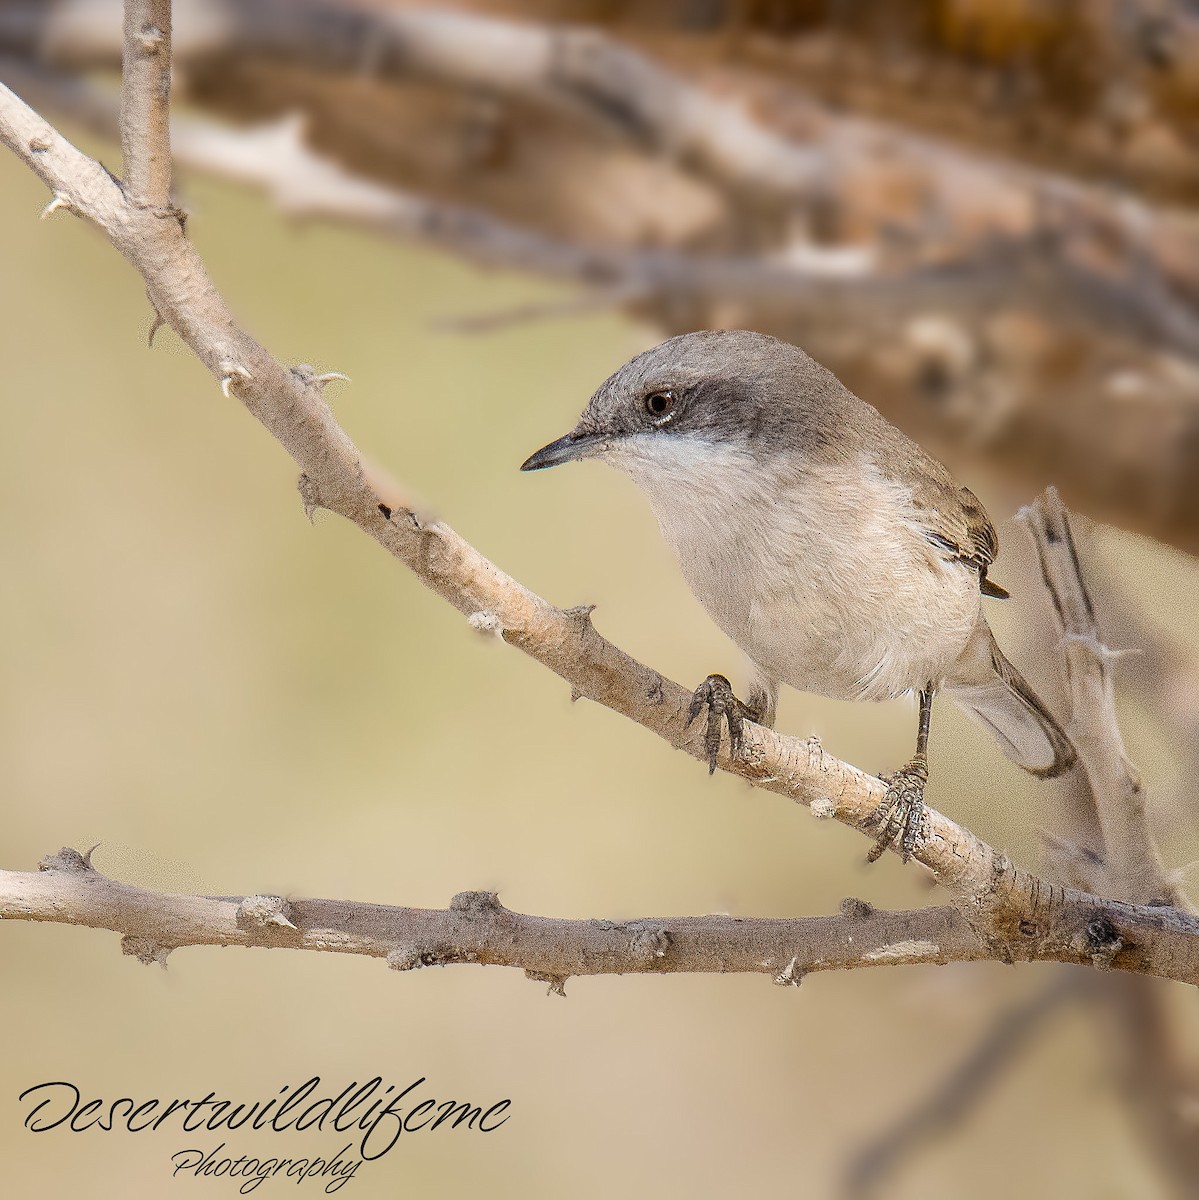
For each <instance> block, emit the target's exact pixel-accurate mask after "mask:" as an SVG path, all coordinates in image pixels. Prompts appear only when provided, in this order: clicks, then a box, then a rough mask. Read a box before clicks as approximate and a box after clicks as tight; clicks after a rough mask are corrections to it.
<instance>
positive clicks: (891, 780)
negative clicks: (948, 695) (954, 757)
mask: <svg viewBox="0 0 1199 1200" xmlns="http://www.w3.org/2000/svg"><path fill="white" fill-rule="evenodd" d="M932 714H933V689H932V688H931V687H929V688H925V689H924V690H923V691H922V692H921V693H920V724H919V726H918V728H917V730H916V753H915V754H914V755H913V756H912V761H911V762H909V763H908V765H907V766H906V767H903V768H902V769H900V770H898V771H896V772H895V774H894V775H883V776H880V778H881V779H882V781H883V782H884V783H885V784H886V785H887V795H886V797H885V798H884V799H883V802H882V804H880V805H879V808H878V812H879V820H880V822H881V825H880V828H879V835H878V838H877V840H876V841H875V843H874V845H873V846H871V847H870V853H869V854H867V855H866V861H867V862H874V861H875V860H876V859H878V858H879V857H881V855H882V853H883V851H884V850H886V848H887V847H888V846H889V845H890V844H891V843H892V842H893V841H894V840H895V838H896V836H898V837H899V839H900V841H899V853H900V857H901V858H902V859H903V861H904V862H907V861H908V859H909V858H910V857H911V855H912V851H913V850H915V849H916V847H917V846H918V845H919V844H920V840H921V837H922V836H923V827H924V785H925V784H926V783H928V726H929V722H930V720H931V719H932Z"/></svg>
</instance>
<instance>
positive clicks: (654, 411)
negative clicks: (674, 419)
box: [645, 391, 674, 417]
mask: <svg viewBox="0 0 1199 1200" xmlns="http://www.w3.org/2000/svg"><path fill="white" fill-rule="evenodd" d="M645 411H646V412H648V413H649V415H650V416H651V417H665V416H668V415H669V414H670V413H671V412H673V411H674V392H670V391H665V392H650V394H649V395H648V396H646V398H645Z"/></svg>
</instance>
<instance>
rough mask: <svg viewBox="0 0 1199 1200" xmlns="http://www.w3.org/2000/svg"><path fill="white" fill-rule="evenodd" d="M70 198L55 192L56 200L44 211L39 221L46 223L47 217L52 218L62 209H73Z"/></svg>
mask: <svg viewBox="0 0 1199 1200" xmlns="http://www.w3.org/2000/svg"><path fill="white" fill-rule="evenodd" d="M72 207H73V206H72V204H71V200H70V197H68V196H65V195H63V193H62V192H55V193H54V198H53V199H52V200H51V201H50V203H49V204H47V205H46V207H45V208H43V209H42V213H41V216H40V217H39V218H38V220H39V221H44V220H45V219H46V218H47V217H52V216H54V214H55V213H56V212H58V210H59V209H60V208H68V209H69V208H72Z"/></svg>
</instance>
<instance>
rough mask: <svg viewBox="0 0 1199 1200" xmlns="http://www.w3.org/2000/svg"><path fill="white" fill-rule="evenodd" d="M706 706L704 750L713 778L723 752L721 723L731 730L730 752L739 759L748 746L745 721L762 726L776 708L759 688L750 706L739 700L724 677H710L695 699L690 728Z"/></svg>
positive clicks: (696, 690) (704, 682) (701, 685)
mask: <svg viewBox="0 0 1199 1200" xmlns="http://www.w3.org/2000/svg"><path fill="white" fill-rule="evenodd" d="M705 707H706V708H707V710H708V724H707V728H706V729H705V730H704V749H705V750H706V751H707V752H708V774H709V775H713V774H715V772H716V756H717V754H719V753H720V735H721V730H720V724H721V721H722V720H723V721H724V722H725V723H726V724H727V725H728V727H729V750H730V752H731V753H732V755H733V757H734V758H736V757H737V756H738V755H739V754H740V753H741V748H742V746H743V745H744V744H745V731H744V729H743V722H745V721H753V722H754V723H755V724H760V723H761V722H762V721H763V720H765V719H766V717H767V715H768V714H769V712H770V709H771V708H772V707H773V706H772V705H771V703H770V697H769V695H768V694H767V692H766V691H765V690H763V689H760V688H755V689H754V691H753V692H752V693H751V694H750V702H749V703H748V704H747V703H746V702H745V701H744V700H738V699H737V697H736V696H735V695H734V694H733V685H732V684H731V683H729V681H728V680H727V679H726V678H725V677H724V676H723V675H709V676H708V678H707V679H705V680H704V681H703V683H701V684H700V685H699V687H697V688H696V689H695V692H694V694H693V695H692V697H691V711H690V712H689V713H688V715H687V724H688V725H690V724H691V722H692V721H694V720H695V718H696V717H698V716H699V714H700V713H701V712H703V710H704V708H705Z"/></svg>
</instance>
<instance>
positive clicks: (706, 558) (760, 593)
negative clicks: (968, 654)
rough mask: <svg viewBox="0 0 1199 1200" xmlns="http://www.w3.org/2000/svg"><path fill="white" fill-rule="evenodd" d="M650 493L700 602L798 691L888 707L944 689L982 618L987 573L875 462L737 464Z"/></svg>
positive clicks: (769, 671)
mask: <svg viewBox="0 0 1199 1200" xmlns="http://www.w3.org/2000/svg"><path fill="white" fill-rule="evenodd" d="M639 482H640V481H639ZM643 486H644V485H643ZM645 490H646V491H647V492H648V493H649V496H650V500H651V503H652V504H653V506H654V509H655V512H656V514H657V516H658V521H659V524H660V526H661V528H662V532H663V535H664V536H665V538H666V540H667V542H668V543H669V544H670V545H671V547H672V548H673V550H674V552H675V554H676V556H677V557H678V561H679V565H680V567H681V569H682V571H683V574H684V576H685V578H686V580H687V582H688V584H689V585H690V587H691V589H692V591H693V592H694V593H695V596H696V598H697V599H698V600H699V601H700V603H701V604H702V605H703V606H704V608H705V609H706V610H707V611H708V613H709V614H710V615H711V616H712V618H713V620H714V621H715V622H716V624H717V625H719V626H720V628H721V629H723V630H724V632H725V633H726V634H728V636H729V637H731V638H732V639H733V641H734V642H736V643H737V645H738V646H740V647H741V649H742V650H743V651H744V652H745V654H746V655H747V656H748V657H749V658H750V659H751V660H752V661H753V662H754V663H755V664H756V665H757V666H758V667H759V669H761V670H762V671H763V672H764V673H765V674H766V675H768V676H769V677H771V678H773V679H777V680H778V681H780V682H782V683H786V684H788V685H790V686H792V687H795V688H798V689H800V690H803V691H811V692H817V693H820V694H822V695H827V696H831V697H834V698H837V699H846V700H857V699H870V700H877V699H887V698H890V697H892V696H897V695H901V694H902V693H904V692H906V691H908V690H910V689H913V688H921V687H925V686H927V685H929V684H930V683H934V684H935V683H937V682H938V681H939V680H940V679H941V678H942V677H943V676H944V675H945V674H946V673H947V672H948V671H949V670H950V668H951V667H952V665H953V663H954V662H955V661H956V659H957V658H958V656H959V655H960V654H961V652H962V649H963V647H964V646H965V644H966V642H967V641H968V639H969V637H970V634H971V632H972V631H973V629H974V627H975V625H976V623H977V621H978V619H979V591H978V576H977V573H975V572H974V571H972V570H971V569H970V568H968V567H966V566H964V565H963V564H961V563H958V562H955V561H946V560H945V558H944V557H943V555H942V554H941V553H939V552H938V551H937V550H936V548H935V547H933V546H932V545H930V544H929V542H928V541H927V539H926V537H925V536H924V531H923V529H922V528H921V527H920V525H919V522H918V520H917V519H916V514H915V513H914V512H913V509H912V503H911V495H910V491H909V490H908V489H906V488H904V487H902V486H901V485H898V484H896V483H894V482H893V481H890V480H887V479H885V478H883V477H882V475H881V474H880V473H879V472H878V470H877V469H876V468H874V467H873V464H871V463H869V462H865V463H863V464H861V465H860V469H859V464H855V463H832V464H808V465H806V466H805V467H804V468H803V469H802V470H796V471H784V472H777V473H775V474H774V475H773V476H772V475H770V474H769V473H764V472H763V471H762V469H761V467H760V466H759V465H758V464H756V463H754V462H753V461H752V460H751V461H747V460H745V459H741V460H738V459H736V458H734V457H733V456H728V457H726V458H725V460H724V461H721V462H719V463H717V464H712V463H711V462H709V464H708V469H707V470H706V472H705V478H704V480H703V481H702V482H699V483H698V484H697V481H696V480H695V479H693V478H691V477H690V475H689V473H687V472H685V471H678V472H675V474H674V478H673V480H670V479H668V478H666V477H664V475H663V474H659V475H658V476H657V477H656V478H655V481H654V484H653V486H651V487H646V489H645Z"/></svg>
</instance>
